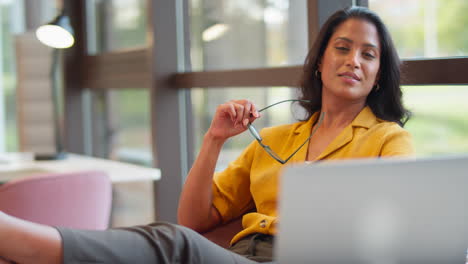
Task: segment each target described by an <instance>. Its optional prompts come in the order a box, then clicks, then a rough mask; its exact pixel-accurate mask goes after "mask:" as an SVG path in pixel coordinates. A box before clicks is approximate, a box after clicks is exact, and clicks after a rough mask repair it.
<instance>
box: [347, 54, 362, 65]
mask: <svg viewBox="0 0 468 264" xmlns="http://www.w3.org/2000/svg"><path fill="white" fill-rule="evenodd" d="M346 66H350V67H352V68H355V69H359V67H360V62H359V54H358V52H356V51H351V52H349V53H348V56H346Z"/></svg>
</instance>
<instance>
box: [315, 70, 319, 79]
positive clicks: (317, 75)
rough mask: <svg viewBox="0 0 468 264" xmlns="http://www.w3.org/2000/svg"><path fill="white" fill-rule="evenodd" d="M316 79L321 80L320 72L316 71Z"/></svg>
mask: <svg viewBox="0 0 468 264" xmlns="http://www.w3.org/2000/svg"><path fill="white" fill-rule="evenodd" d="M315 77H317V79H320V72H319V71H318V70H315Z"/></svg>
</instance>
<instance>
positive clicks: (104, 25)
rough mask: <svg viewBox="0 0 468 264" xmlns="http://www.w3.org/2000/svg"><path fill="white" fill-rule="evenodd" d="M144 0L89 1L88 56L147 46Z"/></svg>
mask: <svg viewBox="0 0 468 264" xmlns="http://www.w3.org/2000/svg"><path fill="white" fill-rule="evenodd" d="M146 3H147V1H146V0H106V1H100V0H88V2H87V7H88V10H87V14H88V21H87V22H88V27H87V28H88V32H89V36H88V37H89V43H88V45H89V53H90V54H95V53H99V52H109V51H114V50H120V49H127V48H135V47H139V46H144V45H146V24H147V15H146V14H147V13H146V10H147V9H146Z"/></svg>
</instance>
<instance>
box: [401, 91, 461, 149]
mask: <svg viewBox="0 0 468 264" xmlns="http://www.w3.org/2000/svg"><path fill="white" fill-rule="evenodd" d="M466 98H468V86H405V87H404V101H405V104H406V105H407V107H408V108H409V109H410V110H411V111H412V112H413V114H414V116H413V118H411V119H410V120H409V121H408V123H407V124H406V126H405V128H406V129H408V130H409V131H410V132H411V134H412V135H413V140H414V144H415V149H416V154H417V155H418V156H428V155H438V154H448V153H468V138H467V137H466V131H468V117H467V116H468V105H467V104H466Z"/></svg>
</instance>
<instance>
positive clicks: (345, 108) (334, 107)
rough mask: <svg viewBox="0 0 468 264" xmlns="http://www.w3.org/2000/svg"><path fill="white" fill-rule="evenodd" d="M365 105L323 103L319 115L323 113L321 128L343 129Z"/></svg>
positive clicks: (360, 103)
mask: <svg viewBox="0 0 468 264" xmlns="http://www.w3.org/2000/svg"><path fill="white" fill-rule="evenodd" d="M364 107H365V104H364V103H362V102H359V103H351V104H346V105H344V104H327V103H325V102H324V103H323V104H322V108H321V110H320V111H321V113H325V116H324V119H323V121H322V125H321V126H322V128H327V129H330V128H344V127H346V126H348V125H349V124H350V123H351V122H352V121H353V120H354V119H355V118H356V116H357V115H358V114H359V113H360V112H361V111H362V109H363V108H364Z"/></svg>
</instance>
